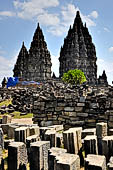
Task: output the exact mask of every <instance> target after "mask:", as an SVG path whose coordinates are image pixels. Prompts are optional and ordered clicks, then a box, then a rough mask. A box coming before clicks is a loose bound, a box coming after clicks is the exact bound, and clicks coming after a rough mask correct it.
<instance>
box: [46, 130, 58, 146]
mask: <svg viewBox="0 0 113 170" xmlns="http://www.w3.org/2000/svg"><path fill="white" fill-rule="evenodd" d="M44 140H45V141H50V147H56V131H55V130H54V129H51V130H47V131H46V132H45V136H44Z"/></svg>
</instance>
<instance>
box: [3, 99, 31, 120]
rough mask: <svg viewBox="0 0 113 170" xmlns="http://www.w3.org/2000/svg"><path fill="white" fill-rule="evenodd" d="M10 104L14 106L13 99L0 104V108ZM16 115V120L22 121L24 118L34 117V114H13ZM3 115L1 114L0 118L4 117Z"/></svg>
mask: <svg viewBox="0 0 113 170" xmlns="http://www.w3.org/2000/svg"><path fill="white" fill-rule="evenodd" d="M9 104H12V99H7V100H5V101H3V102H0V107H2V106H4V105H5V106H8V105H9ZM12 114H13V115H14V117H13V118H14V119H22V118H32V117H33V113H28V114H27V115H20V112H17V111H15V112H13V113H12ZM4 115H8V113H5V114H4ZM2 116H3V115H1V114H0V118H1V117H2Z"/></svg>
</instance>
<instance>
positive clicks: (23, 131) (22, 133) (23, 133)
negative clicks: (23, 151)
mask: <svg viewBox="0 0 113 170" xmlns="http://www.w3.org/2000/svg"><path fill="white" fill-rule="evenodd" d="M28 136H29V128H28V127H19V128H16V129H15V141H16V142H24V143H25V142H26V138H27V137H28Z"/></svg>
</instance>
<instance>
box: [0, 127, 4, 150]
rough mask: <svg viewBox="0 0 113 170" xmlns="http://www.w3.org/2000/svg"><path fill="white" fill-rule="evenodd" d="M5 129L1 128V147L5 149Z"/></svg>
mask: <svg viewBox="0 0 113 170" xmlns="http://www.w3.org/2000/svg"><path fill="white" fill-rule="evenodd" d="M3 135H4V134H3V130H2V128H0V147H1V148H2V149H4V136H3Z"/></svg>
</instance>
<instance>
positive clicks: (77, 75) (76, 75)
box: [62, 69, 86, 85]
mask: <svg viewBox="0 0 113 170" xmlns="http://www.w3.org/2000/svg"><path fill="white" fill-rule="evenodd" d="M62 80H63V81H64V82H67V83H70V84H72V85H77V84H78V85H80V84H82V83H84V82H86V77H85V75H84V73H83V72H82V71H81V70H77V69H75V70H69V71H68V72H67V73H64V74H63V77H62Z"/></svg>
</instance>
